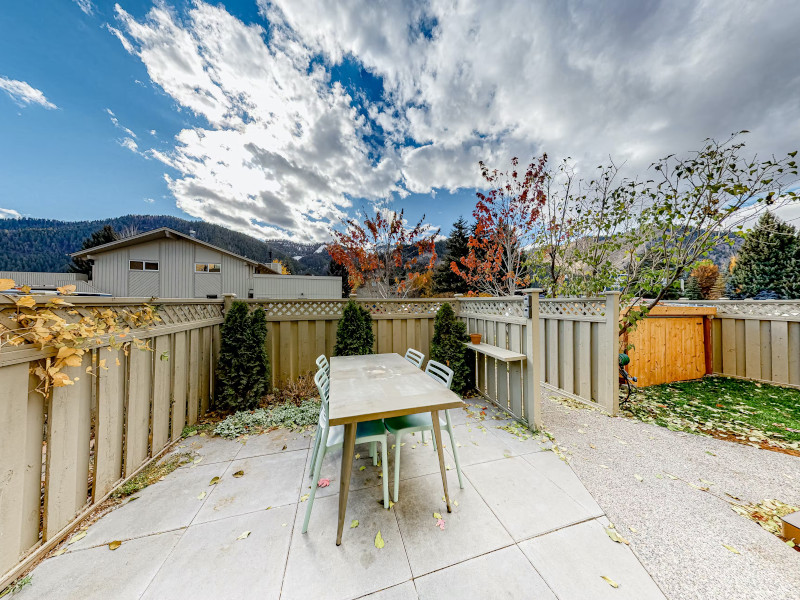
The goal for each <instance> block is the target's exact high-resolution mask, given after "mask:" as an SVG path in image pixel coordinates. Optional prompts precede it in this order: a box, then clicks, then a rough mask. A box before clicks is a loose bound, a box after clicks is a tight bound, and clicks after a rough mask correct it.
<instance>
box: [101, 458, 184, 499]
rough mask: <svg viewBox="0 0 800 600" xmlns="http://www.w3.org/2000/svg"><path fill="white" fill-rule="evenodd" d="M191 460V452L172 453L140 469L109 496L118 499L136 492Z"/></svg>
mask: <svg viewBox="0 0 800 600" xmlns="http://www.w3.org/2000/svg"><path fill="white" fill-rule="evenodd" d="M191 461H192V456H191V454H189V453H186V452H180V453H178V454H173V455H171V456H169V457H168V458H165V459H164V460H162V461H159V462H154V463H151V464H150V465H148V466H147V467H145V468H144V469H142V472H141V473H139V474H138V475H137V476H136V477H134V478H133V479H131V480H130V481H128V482H127V483H125V484H124V485H121V486H120V487H119V488H117V489H116V490H115V491H114V493H113V494H111V497H112V498H115V499H120V498H125V497H127V496H132V495H133V494H135V493H136V492H140V491H142V490H143V489H144V488H146V487H147V486H148V485H152V484H154V483H155V482H156V481H158V480H160V479H161V478H162V477H164V476H166V475H169V474H170V473H172V472H173V471H174V470H175V469H177V468H178V467H180V466H181V465H185V464H188V463H190V462H191Z"/></svg>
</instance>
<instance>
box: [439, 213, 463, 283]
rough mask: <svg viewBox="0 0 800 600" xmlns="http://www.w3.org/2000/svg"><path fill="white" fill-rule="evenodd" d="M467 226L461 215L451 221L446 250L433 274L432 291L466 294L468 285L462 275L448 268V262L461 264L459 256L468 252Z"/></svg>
mask: <svg viewBox="0 0 800 600" xmlns="http://www.w3.org/2000/svg"><path fill="white" fill-rule="evenodd" d="M468 244H469V228H468V227H467V222H466V221H465V220H464V218H463V217H459V218H458V220H457V221H456V222H455V223H453V230H452V231H451V232H450V237H448V238H447V252H446V253H445V255H444V257H443V258H442V263H441V264H440V265H439V266H438V267H437V268H436V271H435V272H434V274H433V293H434V294H441V293H443V292H454V293H456V294H466V293H467V292H468V291H469V286H468V285H467V282H466V281H465V280H464V278H463V277H459V276H458V275H456V274H455V273H453V270H452V269H451V268H450V263H452V262H456V263H457V264H459V265H460V264H461V263H460V262H459V260H460V259H461V257H463V256H466V255H467V254H468V253H469V246H468Z"/></svg>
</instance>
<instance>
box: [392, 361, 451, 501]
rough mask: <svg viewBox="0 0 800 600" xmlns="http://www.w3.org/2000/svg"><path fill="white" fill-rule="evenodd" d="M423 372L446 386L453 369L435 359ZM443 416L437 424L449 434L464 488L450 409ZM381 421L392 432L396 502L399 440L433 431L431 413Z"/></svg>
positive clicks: (398, 490) (398, 484) (398, 477)
mask: <svg viewBox="0 0 800 600" xmlns="http://www.w3.org/2000/svg"><path fill="white" fill-rule="evenodd" d="M425 372H426V373H427V374H428V375H430V376H431V377H433V378H434V379H435V380H436V381H438V382H440V383H441V384H442V385H444V386H445V387H447V388H449V387H450V384H452V383H453V371H452V370H451V369H450V368H449V367H447V366H445V365H443V364H442V363H440V362H436V361H435V360H429V361H428V365H427V366H426V367H425ZM444 416H445V418H444V420H443V419H441V418H440V419H439V424H440V425H441V428H442V431H447V433H449V434H450V447H451V448H452V449H453V458H454V459H455V461H456V471H457V472H458V485H459V486H460V487H461V489H464V480H463V478H462V475H461V465H460V464H459V462H458V449H457V448H456V440H455V437H454V436H453V424H452V422H451V421H450V411H448V410H446V411H444ZM383 422H384V424H385V425H386V429H387V430H389V432H390V433H393V434H394V501H395V502H397V498H398V497H399V495H400V494H399V492H400V447H401V443H400V442H401V441H402V439H403V436H404V435H406V434H409V433H415V432H417V431H420V432H422V434H423V435H424V434H425V432H426V431H433V421H432V420H431V413H420V414H416V415H405V416H402V417H392V418H390V419H384V420H383ZM431 437H432V438H434V436H433V434H431ZM423 441H424V438H423ZM433 447H434V449H435V448H436V438H434V439H433ZM384 477H386V475H384Z"/></svg>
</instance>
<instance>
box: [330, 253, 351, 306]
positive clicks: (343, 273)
mask: <svg viewBox="0 0 800 600" xmlns="http://www.w3.org/2000/svg"><path fill="white" fill-rule="evenodd" d="M328 275H331V276H332V277H340V278H341V279H342V298H349V297H350V291H351V288H350V279H349V277H348V275H347V268H346V267H345V266H344V265H340V264H339V263H337V262H336V261H335V260H331V262H330V263H329V264H328Z"/></svg>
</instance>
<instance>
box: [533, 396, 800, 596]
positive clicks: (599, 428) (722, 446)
mask: <svg viewBox="0 0 800 600" xmlns="http://www.w3.org/2000/svg"><path fill="white" fill-rule="evenodd" d="M543 404H544V407H543V408H544V414H543V416H544V423H545V429H546V430H547V431H549V432H550V433H551V434H552V435H553V436H555V438H556V442H557V443H558V445H559V447H560V448H561V450H562V452H563V453H564V455H565V456H566V457H567V459H568V462H569V464H570V465H571V466H572V468H573V469H574V470H575V472H576V473H577V475H578V477H579V478H580V479H581V481H582V482H583V484H584V485H585V486H586V488H587V489H588V490H589V491H590V492H591V494H592V496H594V498H595V500H596V501H597V502H598V504H599V505H600V506H601V507H602V508H603V510H604V511H605V512H606V514H607V515H608V518H609V519H610V520H611V521H612V522H613V523H615V525H616V527H617V530H619V531H620V532H621V533H622V534H623V535H624V536H625V537H626V538H627V539H628V540H629V541H630V545H631V548H632V549H633V551H634V552H635V553H636V555H637V556H638V557H639V559H640V560H641V562H642V564H643V565H644V566H645V568H646V569H647V570H648V571H649V572H650V574H651V575H652V577H653V579H654V580H655V581H656V583H658V585H659V586H660V587H661V589H662V590H663V591H664V593H665V594H666V595H667V596H668V597H669V598H672V599H673V600H686V599H691V598H697V599H702V600H715V599H719V600H734V599H739V598H742V599H744V598H746V599H748V600H756V599H761V598H763V599H765V600H784V599H785V600H797V599H798V598H800V552H797V551H796V550H794V549H792V548H789V547H788V546H786V545H785V543H784V542H783V541H782V540H781V539H779V538H777V537H776V536H773V535H772V534H770V533H768V532H767V531H765V530H763V529H762V528H761V527H760V526H758V525H757V524H756V523H754V522H752V521H750V520H749V519H747V518H745V517H742V516H740V515H738V514H737V513H735V512H734V511H733V510H731V508H730V504H729V501H732V499H731V498H730V497H729V496H727V495H726V494H731V495H732V496H735V497H737V498H739V499H741V501H743V502H747V503H749V502H758V501H761V500H764V499H766V498H770V499H771V498H775V499H778V500H781V501H783V502H785V503H787V504H792V505H795V506H800V458H798V457H794V456H789V455H786V454H780V453H777V452H771V451H768V450H760V449H757V448H753V447H750V446H746V445H742V444H735V443H732V442H726V441H722V440H717V439H713V438H708V437H702V436H697V435H693V434H689V433H683V432H675V431H670V430H669V429H666V428H663V427H659V426H657V425H650V424H646V423H641V422H639V421H634V420H632V419H627V418H622V417H617V418H612V417H608V416H607V415H605V414H603V413H601V412H598V411H595V410H591V409H579V408H571V407H570V406H566V405H564V404H561V403H559V402H557V401H555V400H553V399H551V398H547V397H546V396H545V397H544V399H543ZM667 473H669V474H670V475H672V476H674V477H677V478H678V479H671V478H670V477H669V476H668V475H667ZM638 477H641V478H642V480H641V481H639V479H638ZM701 480H704V481H701ZM689 483H692V484H694V485H696V486H698V487H692V486H691V485H689ZM700 487H708V488H709V489H708V491H703V490H701V489H698V488H700ZM631 528H633V529H634V530H635V532H634V531H632V530H631ZM725 545H727V546H731V547H732V548H735V549H736V550H737V551H738V552H739V553H740V554H736V553H734V552H732V551H731V550H729V549H727V548H726V547H725Z"/></svg>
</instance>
